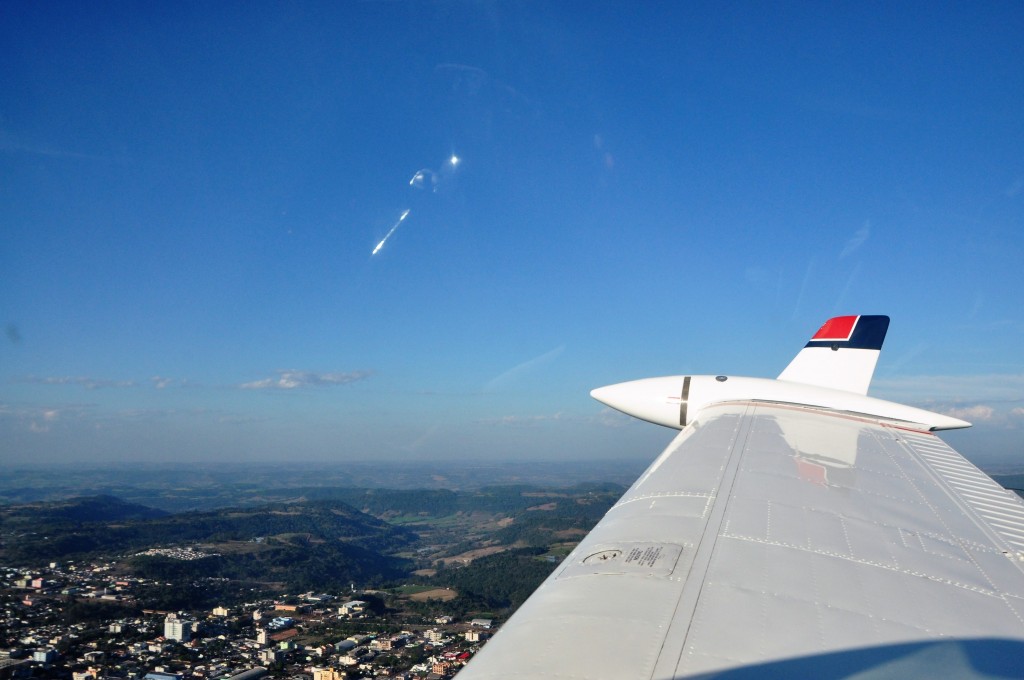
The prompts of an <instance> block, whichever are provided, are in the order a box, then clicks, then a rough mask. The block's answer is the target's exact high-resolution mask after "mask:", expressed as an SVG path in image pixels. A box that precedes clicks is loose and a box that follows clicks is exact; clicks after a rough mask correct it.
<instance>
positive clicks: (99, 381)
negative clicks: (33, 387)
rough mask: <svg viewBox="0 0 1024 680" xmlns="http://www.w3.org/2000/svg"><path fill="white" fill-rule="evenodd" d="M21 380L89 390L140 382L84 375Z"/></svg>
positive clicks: (27, 377)
mask: <svg viewBox="0 0 1024 680" xmlns="http://www.w3.org/2000/svg"><path fill="white" fill-rule="evenodd" d="M19 382H27V383H35V384H37V385H75V386H78V387H84V388H85V389H87V390H97V389H102V388H107V387H138V383H136V382H135V381H134V380H108V379H106V378H90V377H86V376H82V375H75V376H71V375H64V376H34V375H30V376H26V377H24V378H21V379H19Z"/></svg>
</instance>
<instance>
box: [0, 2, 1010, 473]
mask: <svg viewBox="0 0 1024 680" xmlns="http://www.w3.org/2000/svg"><path fill="white" fill-rule="evenodd" d="M1022 36H1024V5H1022V4H1021V3H1019V2H1006V3H1003V2H988V3H959V4H958V3H925V2H921V3H913V2H908V3H877V4H875V3H859V2H858V3H854V2H840V3H757V4H755V3H709V4H702V3H697V2H692V3H691V2H680V3H676V2H666V3H621V4H607V3H579V2H570V3H548V2H532V3H516V2H465V3H462V2H343V3H304V2H273V3H271V2H246V3H228V2H203V3H188V2H167V3H139V2H125V3H119V2H103V3H82V2H68V3H59V2H45V3H40V2H21V1H13V0H12V1H8V2H4V3H2V4H0V64H2V66H0V229H2V232H0V233H2V237H3V240H2V243H3V245H2V247H0V272H2V274H0V323H2V324H3V327H4V328H5V335H4V337H3V338H0V459H2V460H4V461H7V462H13V463H36V464H50V463H56V462H63V461H69V462H79V461H92V462H107V461H222V460H223V461H247V460H253V461H268V460H284V461H296V462H301V461H306V460H318V461H323V460H338V461H345V460H353V459H358V460H374V459H415V460H430V459H440V458H445V459H461V458H475V459H487V458H493V459H508V458H523V459H574V460H575V459H579V460H584V459H587V458H634V457H639V458H653V457H654V456H655V455H656V454H657V453H658V451H659V450H660V447H661V446H663V445H664V444H665V443H666V442H667V441H668V440H669V439H670V438H671V436H672V432H671V431H669V430H664V429H662V428H658V427H656V426H653V425H645V424H640V423H636V424H632V423H630V422H629V420H628V419H627V418H625V417H624V416H622V417H620V416H616V415H615V414H612V413H609V412H608V411H606V410H605V409H603V407H602V406H601V405H600V404H598V403H597V402H594V401H593V400H591V399H590V397H589V395H588V393H589V391H590V389H592V388H594V387H597V386H601V385H605V384H609V383H613V382H620V381H623V380H629V379H634V378H642V377H650V376H654V375H666V374H679V373H730V374H735V375H755V376H768V377H774V376H775V375H777V374H778V372H779V371H781V369H782V368H783V367H785V365H786V364H787V363H788V362H789V360H790V359H791V358H792V356H793V355H794V354H795V353H796V352H797V350H798V349H799V348H800V347H801V346H802V345H803V343H804V342H805V341H806V340H807V338H808V337H809V336H810V334H811V333H812V332H813V331H814V330H815V329H817V327H818V326H819V325H820V324H821V322H822V321H824V320H825V319H826V318H828V317H829V316H832V315H836V314H851V313H853V314H856V313H871V314H889V315H890V316H891V317H892V319H893V321H892V325H891V327H890V330H889V337H888V339H887V343H886V349H885V350H884V351H883V353H882V357H881V361H880V363H879V366H878V371H877V373H876V383H875V386H874V387H873V390H872V394H874V395H876V396H881V397H887V398H895V399H899V400H902V401H905V402H909V403H913V404H915V405H920V406H925V407H928V408H933V409H935V410H941V411H943V412H947V413H952V414H955V415H959V416H960V417H964V418H966V419H968V420H972V421H974V422H975V423H976V427H975V428H973V429H972V430H970V431H967V432H966V433H964V434H962V435H961V434H957V435H953V436H951V437H948V438H947V440H948V441H950V442H951V443H953V444H954V445H955V446H957V448H958V449H959V450H961V451H962V452H963V453H964V454H965V455H968V456H969V457H971V458H973V459H975V460H976V461H978V462H981V463H985V464H994V463H1006V462H1013V461H1015V460H1024V429H1022V426H1024V357H1022V352H1021V349H1022V346H1024V304H1022V292H1024V286H1022V284H1024V67H1022V65H1024V39H1022ZM406 211H408V212H406ZM403 215H405V219H402V216H403ZM385 237H387V240H386V242H385V243H384V244H383V246H381V247H380V248H379V249H377V252H376V253H374V250H375V249H376V248H377V246H378V245H379V244H380V243H381V241H382V240H384V239H385Z"/></svg>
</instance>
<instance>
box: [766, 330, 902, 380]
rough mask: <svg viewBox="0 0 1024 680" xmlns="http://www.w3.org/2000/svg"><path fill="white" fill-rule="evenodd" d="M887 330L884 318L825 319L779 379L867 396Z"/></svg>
mask: <svg viewBox="0 0 1024 680" xmlns="http://www.w3.org/2000/svg"><path fill="white" fill-rule="evenodd" d="M887 330H889V317H887V316H837V317H834V318H832V319H829V320H828V321H826V322H825V323H824V324H823V325H822V327H821V328H819V329H818V332H817V333H815V334H814V336H813V337H812V338H811V340H810V342H808V343H807V344H806V345H805V346H804V348H803V349H802V350H800V353H799V354H797V355H796V357H794V358H793V361H791V362H790V363H789V366H787V367H786V370H784V371H783V372H782V373H780V374H779V380H787V381H789V382H797V383H803V384H805V385H817V386H818V387H830V388H832V389H836V390H846V391H847V392H856V393H857V394H867V393H868V386H869V385H870V384H871V376H872V375H873V374H874V372H875V364H876V363H878V355H879V354H880V353H881V350H882V341H884V340H885V333H886V331H887Z"/></svg>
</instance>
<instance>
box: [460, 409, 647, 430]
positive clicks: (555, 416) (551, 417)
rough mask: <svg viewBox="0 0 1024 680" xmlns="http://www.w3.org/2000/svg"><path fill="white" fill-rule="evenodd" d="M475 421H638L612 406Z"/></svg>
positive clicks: (525, 424)
mask: <svg viewBox="0 0 1024 680" xmlns="http://www.w3.org/2000/svg"><path fill="white" fill-rule="evenodd" d="M477 422H479V423H481V424H484V425H497V426H502V427H538V426H542V425H549V424H552V423H580V424H584V425H600V426H603V427H624V426H627V425H630V424H633V423H637V422H639V421H638V420H636V419H635V418H632V417H630V416H627V415H626V414H624V413H621V412H619V411H616V410H615V409H612V408H604V409H601V411H600V412H598V413H596V414H589V415H588V414H579V413H576V414H574V413H565V412H564V411H559V412H557V413H542V414H534V415H521V414H520V415H506V416H498V417H496V418H482V419H480V420H478V421H477Z"/></svg>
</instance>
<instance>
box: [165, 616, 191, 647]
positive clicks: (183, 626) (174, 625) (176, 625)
mask: <svg viewBox="0 0 1024 680" xmlns="http://www.w3.org/2000/svg"><path fill="white" fill-rule="evenodd" d="M164 637H165V638H166V639H168V640H177V641H178V642H188V641H189V640H191V639H192V622H191V621H186V620H185V619H179V618H178V616H177V615H176V614H168V615H167V618H166V619H164Z"/></svg>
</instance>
